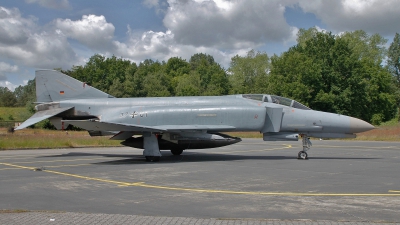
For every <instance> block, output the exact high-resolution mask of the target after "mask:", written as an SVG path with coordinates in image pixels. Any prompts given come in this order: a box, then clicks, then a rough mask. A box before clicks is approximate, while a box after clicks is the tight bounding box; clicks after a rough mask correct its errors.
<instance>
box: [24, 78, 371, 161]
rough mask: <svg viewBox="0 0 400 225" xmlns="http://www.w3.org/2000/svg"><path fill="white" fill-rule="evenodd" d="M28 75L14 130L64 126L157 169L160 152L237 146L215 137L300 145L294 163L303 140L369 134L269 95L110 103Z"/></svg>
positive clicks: (363, 126)
mask: <svg viewBox="0 0 400 225" xmlns="http://www.w3.org/2000/svg"><path fill="white" fill-rule="evenodd" d="M35 75H36V97H37V105H36V107H35V109H36V111H37V112H36V113H35V114H34V115H33V116H32V117H31V118H29V119H28V120H26V121H25V122H24V123H22V124H21V125H20V126H18V127H17V128H16V130H20V129H24V128H26V127H28V126H31V125H33V124H35V123H37V122H40V121H42V120H44V119H50V121H51V123H52V124H53V125H54V126H55V127H56V128H57V129H64V128H66V127H67V126H68V125H69V124H71V125H74V126H77V127H80V128H83V129H85V130H88V132H89V134H90V135H91V136H106V135H113V136H112V137H111V139H114V140H122V142H121V144H123V145H126V146H131V147H134V148H141V149H144V150H143V155H144V156H145V158H146V160H147V161H158V160H159V159H160V157H161V153H160V150H170V151H171V153H172V154H174V155H180V154H182V152H183V151H184V150H186V149H202V148H215V147H221V146H226V145H230V144H234V143H237V142H240V141H241V139H240V138H236V137H231V136H228V135H226V134H223V133H221V132H228V131H257V132H260V133H262V134H263V139H264V141H298V139H299V138H300V139H301V140H302V144H303V149H302V150H301V151H300V152H299V153H298V158H299V159H307V150H308V149H309V148H310V146H311V142H310V140H309V137H317V138H354V137H355V136H356V135H355V133H359V132H364V131H368V130H371V129H374V126H372V125H371V124H369V123H367V122H365V121H362V120H360V119H357V118H353V117H349V116H344V115H339V114H334V113H327V112H320V111H315V110H312V109H310V108H308V107H306V106H304V105H302V104H301V103H299V102H297V101H295V100H292V99H288V98H284V97H280V96H275V95H267V94H242V95H228V96H199V97H154V98H114V97H113V96H111V95H109V94H107V93H104V92H102V91H100V90H98V89H96V88H94V87H91V86H89V85H87V84H86V83H84V82H81V81H78V80H76V79H74V78H72V77H69V76H67V75H65V74H62V73H60V72H58V71H54V70H38V71H36V74H35Z"/></svg>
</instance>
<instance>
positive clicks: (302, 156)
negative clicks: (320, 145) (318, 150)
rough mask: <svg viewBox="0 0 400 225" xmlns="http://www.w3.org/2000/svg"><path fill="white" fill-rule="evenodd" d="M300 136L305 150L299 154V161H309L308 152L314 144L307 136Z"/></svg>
mask: <svg viewBox="0 0 400 225" xmlns="http://www.w3.org/2000/svg"><path fill="white" fill-rule="evenodd" d="M300 136H301V139H302V142H303V150H302V151H300V152H299V154H298V155H297V159H308V155H307V151H308V150H309V149H310V147H311V146H312V143H311V141H310V138H309V137H307V135H305V134H301V135H300Z"/></svg>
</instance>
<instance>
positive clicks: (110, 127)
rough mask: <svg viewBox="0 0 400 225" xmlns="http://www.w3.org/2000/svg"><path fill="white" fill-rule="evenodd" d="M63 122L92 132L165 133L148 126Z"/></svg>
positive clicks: (87, 121)
mask: <svg viewBox="0 0 400 225" xmlns="http://www.w3.org/2000/svg"><path fill="white" fill-rule="evenodd" d="M63 122H65V123H68V124H72V125H74V126H77V127H80V128H82V129H85V130H92V131H137V132H165V130H161V129H156V128H154V127H150V126H142V125H132V124H124V123H110V122H101V121H97V120H63Z"/></svg>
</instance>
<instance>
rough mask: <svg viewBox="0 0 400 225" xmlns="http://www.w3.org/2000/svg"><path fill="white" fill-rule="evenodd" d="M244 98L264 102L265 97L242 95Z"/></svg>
mask: <svg viewBox="0 0 400 225" xmlns="http://www.w3.org/2000/svg"><path fill="white" fill-rule="evenodd" d="M242 97H243V98H248V99H252V100H256V101H260V102H262V100H263V97H264V95H242Z"/></svg>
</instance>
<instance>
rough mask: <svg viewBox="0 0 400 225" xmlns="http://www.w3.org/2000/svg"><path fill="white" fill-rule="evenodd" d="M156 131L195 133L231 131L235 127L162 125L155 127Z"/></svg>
mask: <svg viewBox="0 0 400 225" xmlns="http://www.w3.org/2000/svg"><path fill="white" fill-rule="evenodd" d="M155 128H157V129H162V130H166V131H168V132H177V133H179V132H195V131H202V130H207V131H219V132H222V131H233V130H235V129H236V127H233V126H227V125H163V126H155Z"/></svg>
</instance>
